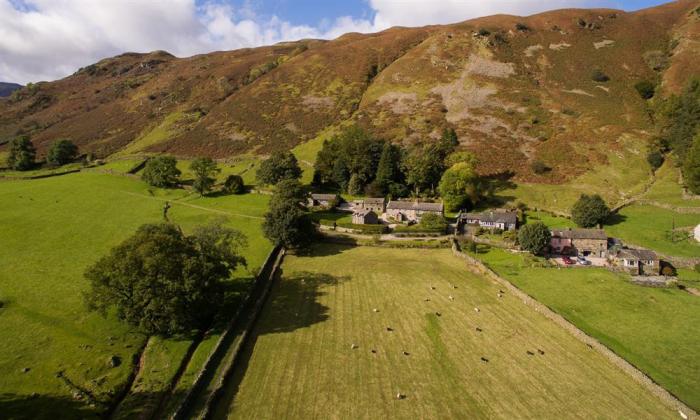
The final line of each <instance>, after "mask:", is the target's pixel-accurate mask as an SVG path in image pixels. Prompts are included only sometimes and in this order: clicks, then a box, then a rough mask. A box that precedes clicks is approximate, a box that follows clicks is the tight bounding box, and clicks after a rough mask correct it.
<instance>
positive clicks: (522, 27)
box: [515, 22, 530, 32]
mask: <svg viewBox="0 0 700 420" xmlns="http://www.w3.org/2000/svg"><path fill="white" fill-rule="evenodd" d="M515 29H517V30H519V31H520V32H527V31H529V30H530V27H529V26H527V25H526V24H524V23H522V22H518V23H516V24H515Z"/></svg>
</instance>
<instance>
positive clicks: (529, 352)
mask: <svg viewBox="0 0 700 420" xmlns="http://www.w3.org/2000/svg"><path fill="white" fill-rule="evenodd" d="M527 354H528V355H530V356H534V355H535V353H533V352H531V351H530V350H528V351H527Z"/></svg>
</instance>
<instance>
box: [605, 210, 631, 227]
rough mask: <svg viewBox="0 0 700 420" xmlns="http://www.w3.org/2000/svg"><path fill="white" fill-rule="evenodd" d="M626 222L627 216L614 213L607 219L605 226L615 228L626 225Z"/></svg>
mask: <svg viewBox="0 0 700 420" xmlns="http://www.w3.org/2000/svg"><path fill="white" fill-rule="evenodd" d="M625 221H627V216H625V215H623V214H620V213H612V214H611V215H610V216H608V218H607V219H605V224H606V225H608V226H614V225H619V224H620V223H624V222H625Z"/></svg>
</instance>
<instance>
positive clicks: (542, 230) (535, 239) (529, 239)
mask: <svg viewBox="0 0 700 420" xmlns="http://www.w3.org/2000/svg"><path fill="white" fill-rule="evenodd" d="M551 239H552V233H551V232H550V231H549V228H548V227H547V225H545V224H544V223H542V222H535V223H532V224H527V225H525V226H523V227H522V228H520V231H519V232H518V242H519V243H520V247H521V248H522V249H524V250H525V251H528V252H530V253H532V254H535V255H537V254H542V253H543V252H545V251H546V250H547V248H548V247H549V243H550V241H551Z"/></svg>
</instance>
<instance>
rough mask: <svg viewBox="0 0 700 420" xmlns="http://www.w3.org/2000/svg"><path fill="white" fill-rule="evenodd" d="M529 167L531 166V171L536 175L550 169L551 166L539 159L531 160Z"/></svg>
mask: <svg viewBox="0 0 700 420" xmlns="http://www.w3.org/2000/svg"><path fill="white" fill-rule="evenodd" d="M530 167H531V168H532V172H534V173H536V174H537V175H543V174H545V173H547V172H549V171H551V170H552V168H550V167H549V166H547V165H546V164H545V163H544V162H542V161H541V160H536V161H534V162H532V165H531V166H530Z"/></svg>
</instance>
